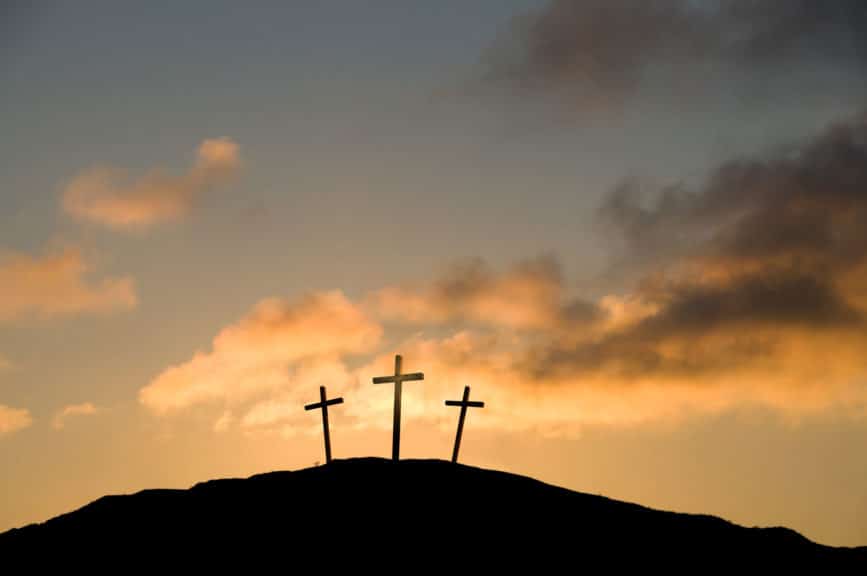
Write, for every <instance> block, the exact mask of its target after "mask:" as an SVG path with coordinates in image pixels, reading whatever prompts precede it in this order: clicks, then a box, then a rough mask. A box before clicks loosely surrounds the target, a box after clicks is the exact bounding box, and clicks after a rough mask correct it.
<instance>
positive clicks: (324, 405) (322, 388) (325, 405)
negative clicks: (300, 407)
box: [304, 386, 343, 464]
mask: <svg viewBox="0 0 867 576" xmlns="http://www.w3.org/2000/svg"><path fill="white" fill-rule="evenodd" d="M319 400H320V401H319V402H316V403H315V404H308V405H306V406H305V407H304V409H305V410H318V409H320V408H321V409H322V432H323V433H324V435H325V463H326V464H328V463H329V462H331V433H330V432H329V431H328V407H329V406H334V405H335V404H343V398H332V399H331V400H328V399H327V398H326V396H325V386H320V387H319Z"/></svg>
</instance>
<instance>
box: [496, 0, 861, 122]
mask: <svg viewBox="0 0 867 576" xmlns="http://www.w3.org/2000/svg"><path fill="white" fill-rule="evenodd" d="M865 25H867V14H865V12H864V10H863V4H862V2H860V0H839V1H837V2H824V3H816V2H812V1H810V0H765V1H762V2H724V1H723V2H719V1H716V2H714V1H710V2H694V1H692V0H669V1H665V2H634V1H631V0H582V1H575V0H551V1H550V2H548V3H547V4H546V5H545V6H544V7H542V8H540V9H537V10H534V11H532V12H528V13H525V14H523V15H521V16H519V17H517V18H516V19H515V20H514V22H513V26H512V28H511V30H510V31H509V33H508V34H507V35H506V38H505V39H504V41H503V42H501V43H500V44H499V45H498V46H496V47H495V49H494V50H493V58H492V63H491V67H490V69H489V75H490V76H491V77H492V78H493V79H495V80H497V81H505V82H507V83H508V84H509V85H510V86H511V87H513V88H515V89H517V90H519V91H520V93H522V94H524V93H526V92H534V93H547V94H552V95H558V96H563V97H564V98H563V99H564V101H566V102H568V103H569V105H570V108H573V109H575V108H576V107H577V109H582V110H586V109H602V108H608V109H610V108H618V107H621V106H623V105H624V104H625V103H626V102H627V101H629V100H630V99H631V98H633V97H634V96H635V95H636V94H638V93H639V92H640V91H641V90H642V89H643V88H644V87H645V86H647V85H649V84H652V83H653V78H654V77H657V78H658V77H660V76H661V75H665V74H673V76H671V77H666V78H667V81H666V82H665V83H664V84H665V86H666V89H667V90H668V91H669V92H670V95H672V96H678V97H682V96H684V94H686V90H695V89H696V88H697V87H700V86H701V85H702V83H704V82H707V81H709V80H711V79H712V78H714V77H717V76H720V75H724V74H725V73H726V71H728V72H740V73H745V74H747V75H749V74H752V73H757V74H758V75H760V76H761V77H762V78H764V79H765V80H767V78H768V77H769V76H773V75H774V74H779V73H781V72H792V71H799V70H804V69H807V68H810V67H811V66H816V65H818V66H824V67H828V68H830V67H834V68H839V69H844V70H848V71H850V72H852V73H855V74H862V73H863V72H864V71H865V70H867V42H865V41H864V37H863V34H861V33H860V31H861V30H863V28H864V26H865ZM840 88H841V89H845V88H846V85H845V84H843V85H841V86H840Z"/></svg>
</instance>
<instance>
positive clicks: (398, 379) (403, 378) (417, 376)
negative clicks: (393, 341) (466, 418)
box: [373, 354, 424, 461]
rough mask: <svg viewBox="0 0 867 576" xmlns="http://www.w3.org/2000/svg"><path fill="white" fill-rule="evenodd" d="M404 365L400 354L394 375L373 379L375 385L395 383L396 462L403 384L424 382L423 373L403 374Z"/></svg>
mask: <svg viewBox="0 0 867 576" xmlns="http://www.w3.org/2000/svg"><path fill="white" fill-rule="evenodd" d="M402 364H403V358H401V356H400V354H398V355H397V356H395V357H394V375H393V376H376V377H374V379H373V383H374V384H386V383H389V382H393V383H394V426H393V428H392V441H391V459H392V460H394V461H397V460H400V395H401V392H402V389H403V383H404V382H408V381H410V380H424V374H422V373H421V372H413V373H412V374H401V373H400V370H401V366H402Z"/></svg>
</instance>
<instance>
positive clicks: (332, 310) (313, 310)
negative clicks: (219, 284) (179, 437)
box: [139, 291, 382, 413]
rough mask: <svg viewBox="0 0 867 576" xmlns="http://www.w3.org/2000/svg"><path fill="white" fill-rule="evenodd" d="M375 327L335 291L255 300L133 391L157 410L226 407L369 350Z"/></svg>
mask: <svg viewBox="0 0 867 576" xmlns="http://www.w3.org/2000/svg"><path fill="white" fill-rule="evenodd" d="M381 334H382V329H381V328H380V326H379V325H377V324H376V323H374V322H372V321H371V320H370V319H369V318H368V317H367V316H366V315H365V314H364V312H363V311H361V310H360V309H359V308H358V307H356V306H355V305H353V304H352V303H351V302H350V301H349V300H348V299H347V298H346V297H345V296H344V295H343V294H342V293H341V292H339V291H333V292H324V293H318V294H311V295H309V296H306V297H303V298H301V299H300V300H298V301H296V302H284V301H281V300H277V299H268V300H263V301H262V302H259V303H258V304H257V305H256V306H255V307H254V309H253V310H252V311H251V312H250V313H249V314H248V315H247V316H246V317H244V318H243V319H241V320H240V321H239V322H238V323H236V324H234V325H232V326H228V327H226V328H224V329H223V330H222V331H221V332H220V333H219V334H217V336H216V337H215V338H214V341H213V344H212V349H211V350H210V351H208V352H198V353H197V354H195V355H194V356H193V358H191V359H190V360H189V361H187V362H185V363H183V364H180V365H177V366H172V367H170V368H168V369H166V370H165V371H163V372H162V373H161V374H159V375H158V376H157V377H156V378H155V379H154V380H153V381H152V382H151V383H150V384H149V385H148V386H146V387H145V388H143V389H142V390H141V391H140V392H139V400H140V401H141V403H142V404H144V405H145V406H147V407H148V408H150V409H152V410H154V411H155V412H157V413H166V412H171V411H176V410H180V409H183V408H187V407H190V406H194V405H198V404H209V403H214V402H221V403H224V404H225V405H229V406H233V405H237V404H241V403H244V402H247V401H249V400H251V399H254V398H256V397H257V396H260V395H263V394H275V393H277V392H279V391H280V390H281V389H283V388H285V385H286V382H287V379H288V378H289V376H288V374H287V369H288V368H291V367H299V366H300V367H303V366H305V365H306V363H309V362H311V361H312V362H316V361H321V359H323V358H329V357H333V356H335V355H340V354H359V353H363V352H366V351H369V350H371V349H373V348H374V347H375V346H376V345H377V344H378V342H379V338H380V336H381Z"/></svg>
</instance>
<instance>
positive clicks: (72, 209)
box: [62, 138, 240, 230]
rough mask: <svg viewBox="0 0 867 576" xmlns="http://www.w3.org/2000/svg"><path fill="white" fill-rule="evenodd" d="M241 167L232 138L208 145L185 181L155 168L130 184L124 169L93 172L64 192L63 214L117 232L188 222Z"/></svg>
mask: <svg viewBox="0 0 867 576" xmlns="http://www.w3.org/2000/svg"><path fill="white" fill-rule="evenodd" d="M239 167H240V154H239V147H238V144H236V143H235V142H234V141H232V140H231V139H230V138H215V139H208V140H204V141H202V143H201V144H200V145H199V148H198V150H197V153H196V160H195V162H194V163H193V165H192V166H191V167H190V169H189V170H188V171H187V173H186V174H183V175H180V176H173V175H170V174H166V173H165V172H164V171H163V170H161V169H157V168H154V169H151V170H150V171H149V172H148V173H147V174H145V175H143V176H141V177H139V178H137V179H130V178H129V177H128V176H127V174H126V173H125V172H124V171H123V170H121V169H118V168H114V167H106V166H94V167H91V168H88V169H87V170H84V171H83V172H81V173H79V174H78V175H77V176H75V177H74V178H73V179H72V180H71V181H70V182H69V183H68V184H66V186H64V189H63V197H62V203H63V208H64V210H66V212H67V213H69V214H70V215H72V216H74V217H76V218H79V219H81V220H86V221H90V222H95V223H97V224H102V225H104V226H107V227H109V228H113V229H116V230H141V229H144V228H148V227H150V226H152V225H154V224H157V223H159V222H164V221H167V220H173V219H176V218H179V217H180V216H183V215H184V214H186V213H187V211H188V210H189V209H190V208H191V206H192V205H193V203H194V202H195V200H196V198H197V197H198V196H199V195H200V194H202V193H203V192H205V191H207V190H208V189H210V188H212V187H214V186H218V185H221V184H224V183H226V182H227V181H228V180H230V179H231V178H232V177H233V176H234V175H235V174H236V173H237V172H238V169H239Z"/></svg>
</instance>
